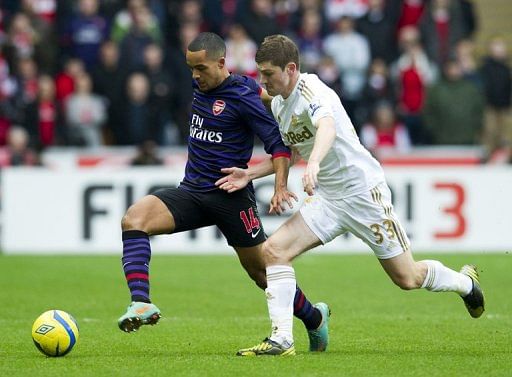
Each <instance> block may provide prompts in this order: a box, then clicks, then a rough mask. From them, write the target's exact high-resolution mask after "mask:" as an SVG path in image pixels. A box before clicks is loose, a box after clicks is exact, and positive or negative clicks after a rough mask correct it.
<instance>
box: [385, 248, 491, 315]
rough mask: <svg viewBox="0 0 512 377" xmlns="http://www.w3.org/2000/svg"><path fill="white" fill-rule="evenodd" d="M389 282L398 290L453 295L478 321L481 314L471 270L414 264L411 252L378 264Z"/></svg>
mask: <svg viewBox="0 0 512 377" xmlns="http://www.w3.org/2000/svg"><path fill="white" fill-rule="evenodd" d="M379 261H380V263H381V265H382V267H383V268H384V270H385V271H386V273H387V274H388V275H389V277H390V278H391V280H393V282H394V283H395V284H396V285H398V286H399V287H400V288H402V289H406V290H409V289H416V288H425V289H427V290H429V291H431V292H456V293H458V294H459V295H460V296H461V297H462V299H463V300H464V303H465V305H466V308H467V310H468V312H469V314H470V315H471V316H472V317H474V318H478V317H480V316H481V315H482V313H483V311H484V297H483V292H482V289H481V287H480V282H479V277H478V272H477V270H476V267H475V266H472V265H466V266H463V267H462V269H461V272H457V271H454V270H452V269H450V268H448V267H446V266H444V265H443V264H442V263H441V262H439V261H437V260H422V261H418V262H416V261H414V259H413V258H412V255H411V252H410V251H409V250H407V251H406V252H404V253H402V254H400V255H398V256H396V257H393V258H390V259H380V260H379Z"/></svg>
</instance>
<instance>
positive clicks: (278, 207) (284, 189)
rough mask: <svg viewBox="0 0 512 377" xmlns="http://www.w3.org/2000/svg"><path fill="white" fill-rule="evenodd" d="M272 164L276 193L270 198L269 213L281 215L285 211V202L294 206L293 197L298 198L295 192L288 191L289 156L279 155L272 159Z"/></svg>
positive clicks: (291, 206)
mask: <svg viewBox="0 0 512 377" xmlns="http://www.w3.org/2000/svg"><path fill="white" fill-rule="evenodd" d="M272 166H273V169H274V171H275V174H276V177H275V180H274V195H273V196H272V199H271V200H270V210H269V213H276V214H278V215H281V214H282V213H283V212H284V211H285V209H286V208H285V205H284V203H285V202H286V203H288V206H289V207H290V209H291V208H293V203H292V198H293V199H295V200H297V197H296V196H295V194H294V193H293V192H290V191H288V186H287V184H288V171H289V169H290V159H289V158H288V157H278V158H273V159H272Z"/></svg>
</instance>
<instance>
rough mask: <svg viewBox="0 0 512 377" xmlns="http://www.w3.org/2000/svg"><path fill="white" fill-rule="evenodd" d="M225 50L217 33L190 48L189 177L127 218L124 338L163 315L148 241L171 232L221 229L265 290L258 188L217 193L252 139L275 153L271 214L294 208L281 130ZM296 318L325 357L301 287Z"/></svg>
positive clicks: (315, 316)
mask: <svg viewBox="0 0 512 377" xmlns="http://www.w3.org/2000/svg"><path fill="white" fill-rule="evenodd" d="M225 53H226V47H225V44H224V41H223V40H222V39H221V38H220V37H219V36H218V35H216V34H213V33H201V34H199V36H198V37H197V38H196V39H195V40H194V41H193V42H192V43H191V44H190V45H189V46H188V51H187V53H186V59H187V64H188V66H189V67H190V69H191V71H192V78H193V79H194V84H193V85H194V97H193V102H192V113H191V115H190V136H189V143H188V161H187V164H186V168H185V177H184V179H183V181H182V182H181V183H180V185H179V187H177V188H168V189H163V190H159V191H157V192H155V193H153V194H152V195H148V196H145V197H143V198H142V199H140V200H139V201H137V202H136V203H135V204H133V205H132V206H131V207H130V208H129V209H128V211H127V212H126V214H125V216H124V217H123V220H122V230H123V234H122V237H123V258H122V261H123V269H124V273H125V276H126V279H127V282H128V287H129V289H130V292H131V301H132V303H131V304H130V305H129V306H128V309H127V312H126V313H125V314H124V315H123V316H121V317H120V318H119V321H118V325H119V328H120V329H121V330H123V331H126V332H131V331H136V330H137V329H138V328H139V327H140V326H142V325H147V324H155V323H157V322H158V320H159V318H160V310H159V309H158V308H157V307H156V306H155V305H154V304H152V303H151V301H150V297H149V261H150V258H151V249H150V242H149V236H151V235H157V234H170V233H176V232H182V231H186V230H191V229H197V228H201V227H205V226H209V225H217V226H218V228H219V229H220V230H221V232H222V233H223V234H224V236H225V237H226V239H227V241H228V244H229V245H230V246H232V247H233V248H234V249H235V250H236V252H237V254H238V257H239V259H240V262H241V264H242V266H243V267H244V268H245V269H246V270H247V272H248V274H249V276H250V277H251V278H252V279H253V280H254V281H255V282H256V284H257V285H258V286H259V287H260V288H262V289H265V288H266V276H265V266H264V263H263V260H262V258H261V246H262V244H263V242H264V241H265V239H266V235H265V232H264V231H263V228H262V224H261V220H260V217H259V215H258V210H257V208H256V201H255V197H254V189H253V187H252V185H249V186H248V187H246V188H245V189H244V190H240V191H237V192H236V193H232V194H230V193H227V192H225V191H223V190H221V189H219V188H218V187H217V186H216V185H215V182H216V181H217V180H219V179H220V178H222V177H223V176H224V174H223V173H222V172H221V169H222V168H223V167H226V166H236V167H240V168H244V169H245V168H247V163H248V162H249V160H250V158H251V155H252V150H253V141H254V134H256V135H257V136H258V137H259V138H260V139H261V140H262V142H263V144H264V148H265V151H266V152H267V153H268V154H270V155H272V164H273V167H274V170H275V172H276V178H275V192H274V195H273V197H272V200H271V204H270V212H271V213H272V212H274V213H277V214H280V213H282V211H283V210H284V208H285V204H286V203H287V204H288V206H290V207H292V199H294V200H296V197H295V195H294V194H293V193H291V192H289V191H288V189H287V178H288V167H289V158H290V150H289V149H288V148H287V147H286V146H285V145H284V143H283V142H282V139H281V135H280V133H279V129H278V126H277V124H276V123H275V121H274V119H273V118H272V116H271V115H270V114H269V113H268V112H267V111H266V109H265V107H264V106H263V104H262V102H261V99H260V95H265V93H266V92H262V91H263V89H262V88H261V87H260V86H259V85H258V84H257V83H256V81H254V80H253V79H251V78H247V77H243V76H239V75H234V74H230V73H229V71H228V70H227V68H226V66H225ZM294 302H295V305H294V314H295V315H296V316H297V317H299V318H300V319H301V320H302V321H303V322H304V324H305V326H306V328H307V329H308V335H309V338H310V350H312V351H323V350H324V349H325V347H326V345H327V342H328V339H327V338H326V332H325V331H323V332H322V333H321V334H322V336H319V332H318V329H319V328H321V327H322V324H323V323H325V322H326V321H325V320H324V318H323V317H325V315H328V314H326V313H323V312H321V311H320V310H319V309H318V308H317V307H315V306H313V305H312V304H311V303H310V302H309V301H308V300H307V299H306V297H305V296H304V294H303V293H302V291H301V290H300V289H299V288H298V287H297V288H296V292H295V298H294Z"/></svg>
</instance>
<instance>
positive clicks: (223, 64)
mask: <svg viewBox="0 0 512 377" xmlns="http://www.w3.org/2000/svg"><path fill="white" fill-rule="evenodd" d="M217 64H218V66H219V68H224V66H225V65H226V58H225V57H221V58H219V60H218V61H217Z"/></svg>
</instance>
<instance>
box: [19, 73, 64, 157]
mask: <svg viewBox="0 0 512 377" xmlns="http://www.w3.org/2000/svg"><path fill="white" fill-rule="evenodd" d="M38 88H39V95H38V98H37V101H36V102H34V103H33V104H32V105H30V106H29V107H28V108H27V116H26V119H25V124H24V127H25V128H26V129H27V130H28V132H29V134H30V138H31V140H32V143H33V144H34V145H36V146H37V147H38V148H39V147H41V148H44V147H48V146H51V145H55V144H57V143H58V142H60V141H61V140H60V139H61V135H60V129H59V111H58V106H57V103H56V98H55V83H54V81H53V79H52V78H51V77H50V76H47V75H43V76H41V77H40V78H39V81H38Z"/></svg>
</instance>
